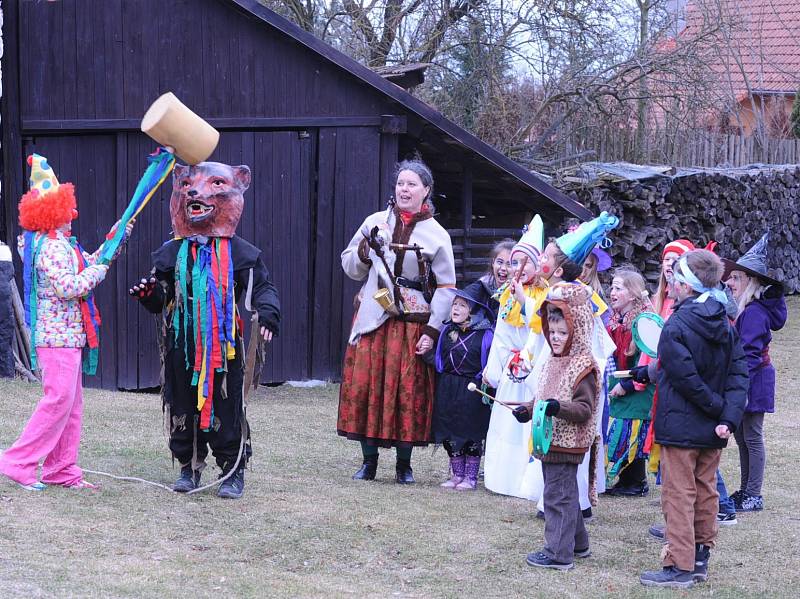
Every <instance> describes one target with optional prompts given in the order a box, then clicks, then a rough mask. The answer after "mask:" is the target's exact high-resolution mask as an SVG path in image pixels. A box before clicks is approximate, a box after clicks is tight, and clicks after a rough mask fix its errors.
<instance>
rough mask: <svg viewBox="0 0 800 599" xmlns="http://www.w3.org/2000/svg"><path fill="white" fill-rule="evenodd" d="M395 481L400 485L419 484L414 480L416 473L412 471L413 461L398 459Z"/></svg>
mask: <svg viewBox="0 0 800 599" xmlns="http://www.w3.org/2000/svg"><path fill="white" fill-rule="evenodd" d="M394 481H395V482H396V483H397V484H399V485H413V484H414V483H415V482H417V481H415V480H414V473H413V471H412V470H411V460H403V459H401V458H397V465H396V466H395V477H394Z"/></svg>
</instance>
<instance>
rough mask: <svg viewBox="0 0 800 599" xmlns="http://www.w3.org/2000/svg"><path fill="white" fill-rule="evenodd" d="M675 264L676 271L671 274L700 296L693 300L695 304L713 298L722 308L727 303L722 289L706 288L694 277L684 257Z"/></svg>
mask: <svg viewBox="0 0 800 599" xmlns="http://www.w3.org/2000/svg"><path fill="white" fill-rule="evenodd" d="M677 264H678V269H677V271H675V272H673V277H674V278H675V280H676V281H678V282H679V283H683V284H684V285H688V286H689V287H691V288H692V289H693V290H694V291H696V292H697V293H699V294H700V296H699V297H696V298H695V300H694V301H695V302H697V303H698V304H702V303H705V301H706V300H707V299H708V298H709V297H713V298H714V299H715V300H717V301H718V302H719V303H720V304H722V305H723V306H724V305H725V304H726V303H727V302H728V297H727V296H726V295H725V292H724V291H723V290H722V289H719V288H717V287H713V288H712V287H706V286H705V285H703V283H701V282H700V279H698V278H697V275H695V274H694V273H693V272H692V269H691V268H689V262H688V261H687V260H686V256H681V258H680V259H679V260H678V262H677ZM673 270H674V269H673Z"/></svg>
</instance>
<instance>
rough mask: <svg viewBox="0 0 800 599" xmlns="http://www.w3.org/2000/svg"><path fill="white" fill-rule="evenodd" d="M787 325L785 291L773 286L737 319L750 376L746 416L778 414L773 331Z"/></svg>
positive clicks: (751, 303) (748, 305)
mask: <svg viewBox="0 0 800 599" xmlns="http://www.w3.org/2000/svg"><path fill="white" fill-rule="evenodd" d="M784 324H786V301H785V300H784V299H783V294H782V293H781V290H780V289H778V288H776V286H772V287H770V288H768V290H767V292H766V294H765V297H762V298H761V299H754V300H753V301H751V302H750V303H749V304H747V306H746V307H745V309H744V311H743V312H742V313H741V314H740V315H739V318H737V319H736V331H737V332H738V333H739V337H740V339H741V341H742V349H744V353H745V356H746V358H747V367H748V371H749V374H750V392H749V393H748V395H747V407H746V408H745V411H746V412H767V413H770V414H771V413H773V412H774V411H775V367H774V366H773V365H772V363H771V362H770V358H769V344H770V341H772V331H778V330H780V329H781V328H783V325H784Z"/></svg>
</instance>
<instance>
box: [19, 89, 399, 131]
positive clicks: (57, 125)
mask: <svg viewBox="0 0 800 599" xmlns="http://www.w3.org/2000/svg"><path fill="white" fill-rule="evenodd" d="M4 79H5V77H4ZM206 120H207V121H208V122H209V123H210V124H211V125H212V126H213V127H214V128H215V129H220V130H233V131H236V130H246V131H249V130H251V129H278V130H286V129H304V128H307V127H380V126H382V124H383V117H380V116H347V117H330V116H327V117H323V116H319V117H299V118H272V117H265V118H255V117H254V118H247V117H244V118H209V119H206ZM140 125H141V120H140V119H70V120H40V119H23V121H22V130H23V132H24V133H26V134H36V133H39V134H47V133H68V132H76V133H77V132H81V131H92V132H97V131H114V132H118V131H137V130H139V127H140Z"/></svg>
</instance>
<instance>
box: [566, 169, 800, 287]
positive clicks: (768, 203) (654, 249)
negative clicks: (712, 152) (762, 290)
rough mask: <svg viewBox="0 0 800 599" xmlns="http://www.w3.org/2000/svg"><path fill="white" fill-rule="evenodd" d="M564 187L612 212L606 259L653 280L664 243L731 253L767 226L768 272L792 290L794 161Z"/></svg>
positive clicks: (796, 215) (799, 174)
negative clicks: (713, 245)
mask: <svg viewBox="0 0 800 599" xmlns="http://www.w3.org/2000/svg"><path fill="white" fill-rule="evenodd" d="M565 191H568V192H569V193H571V194H572V195H573V196H574V197H575V198H576V199H578V200H579V201H581V202H583V203H584V204H585V205H586V206H587V207H589V208H590V209H591V210H593V211H595V212H598V211H601V210H607V211H609V212H611V213H613V214H616V215H617V216H619V217H620V221H621V224H620V228H619V229H618V230H617V231H615V233H614V235H613V240H614V245H613V246H612V247H611V249H610V253H611V255H612V257H613V258H614V264H615V265H621V264H625V263H629V264H632V265H633V266H634V267H635V268H637V269H638V270H639V271H641V272H642V273H645V275H646V278H647V279H648V281H649V282H650V283H652V286H653V287H655V284H656V283H657V282H658V276H659V273H660V268H661V251H662V249H663V248H664V246H665V245H666V244H667V243H668V242H670V241H672V240H674V239H679V238H683V239H688V240H690V241H691V242H692V243H694V244H695V245H697V246H698V247H704V246H705V245H706V243H708V242H709V241H711V240H714V241H716V242H717V243H718V244H719V246H718V247H717V250H716V251H717V253H718V254H719V255H720V256H722V257H724V258H731V259H733V260H736V259H737V258H739V257H740V256H741V255H742V254H744V253H745V252H746V251H747V250H748V249H750V247H751V246H752V245H753V244H755V242H756V241H758V240H759V238H760V237H761V235H763V233H764V232H765V231H766V230H767V229H769V230H770V231H771V249H770V254H769V266H770V268H771V269H772V271H773V272H774V276H775V278H777V279H778V280H781V281H784V283H785V287H786V291H787V292H788V293H796V292H797V291H798V290H800V167H798V166H795V165H789V166H774V167H770V166H762V167H754V168H742V169H730V170H718V169H714V170H706V171H702V170H693V171H691V172H683V173H682V172H680V171H679V172H678V174H676V175H673V176H660V177H655V178H651V179H645V180H638V181H618V182H600V183H597V184H596V185H593V186H591V187H580V188H577V189H575V188H574V186H570V188H566V187H565Z"/></svg>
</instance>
